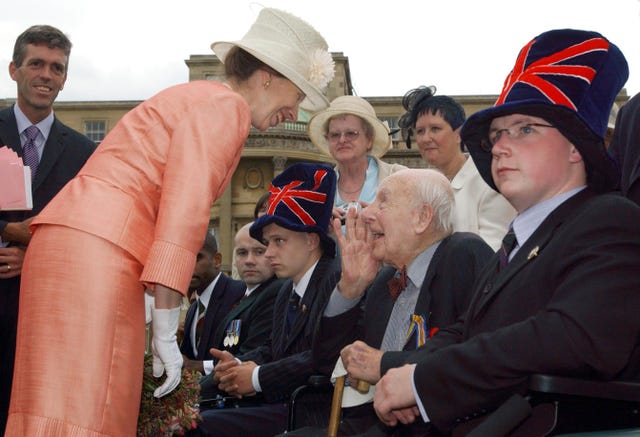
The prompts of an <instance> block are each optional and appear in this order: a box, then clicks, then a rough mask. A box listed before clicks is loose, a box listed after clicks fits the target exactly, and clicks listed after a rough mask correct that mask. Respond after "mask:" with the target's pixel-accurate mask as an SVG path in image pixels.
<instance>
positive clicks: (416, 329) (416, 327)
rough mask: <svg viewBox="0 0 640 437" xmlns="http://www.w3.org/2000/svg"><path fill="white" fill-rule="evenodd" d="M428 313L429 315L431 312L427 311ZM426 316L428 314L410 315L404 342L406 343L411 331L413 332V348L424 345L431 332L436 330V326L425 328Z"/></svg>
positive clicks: (433, 332) (411, 333)
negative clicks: (414, 343) (414, 344)
mask: <svg viewBox="0 0 640 437" xmlns="http://www.w3.org/2000/svg"><path fill="white" fill-rule="evenodd" d="M429 315H431V313H429ZM427 318H428V316H425V315H423V314H413V315H412V316H411V325H410V326H409V330H408V331H407V336H406V337H405V340H404V344H407V342H408V341H409V339H410V338H411V336H412V335H413V333H415V334H416V346H415V348H416V349H418V348H419V347H421V346H422V345H424V344H425V343H426V342H427V340H428V339H429V338H431V336H432V335H433V334H435V333H436V332H437V331H438V328H437V327H432V328H431V329H427Z"/></svg>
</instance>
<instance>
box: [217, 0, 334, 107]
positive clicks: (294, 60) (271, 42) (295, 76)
mask: <svg viewBox="0 0 640 437" xmlns="http://www.w3.org/2000/svg"><path fill="white" fill-rule="evenodd" d="M234 46H238V47H240V48H241V49H243V50H245V51H247V52H248V53H250V54H251V55H253V56H255V57H256V58H258V59H259V60H261V61H262V62H264V63H265V64H267V65H268V66H270V67H271V68H273V69H274V70H276V71H277V72H278V73H280V74H282V75H283V76H284V77H286V78H287V79H289V80H290V81H291V82H293V83H294V84H295V85H296V86H297V87H298V88H300V89H301V90H302V92H303V93H304V94H305V95H306V98H305V99H304V100H303V101H302V103H301V104H300V107H301V108H303V109H306V110H310V111H317V110H320V109H324V108H326V107H327V106H328V105H329V101H328V100H327V98H326V97H325V90H326V87H327V85H328V84H329V82H331V80H332V79H333V76H334V62H333V58H332V56H331V53H329V52H328V46H327V42H326V41H325V40H324V38H323V37H322V35H320V34H319V33H318V32H317V31H316V30H315V29H314V28H313V27H312V26H311V25H310V24H309V23H307V22H305V21H303V20H301V19H300V18H298V17H296V16H294V15H291V14H289V13H288V12H284V11H281V10H279V9H273V8H264V9H262V10H261V11H260V13H259V14H258V18H257V19H256V21H255V22H254V23H253V25H252V26H251V28H250V29H249V31H248V32H247V33H246V35H245V36H243V37H242V39H241V40H239V41H230V42H229V41H217V42H214V43H213V44H211V49H212V50H213V51H214V53H215V54H216V55H217V56H218V58H220V61H222V63H224V62H225V59H226V57H227V54H228V53H229V51H230V50H231V49H232V48H233V47H234Z"/></svg>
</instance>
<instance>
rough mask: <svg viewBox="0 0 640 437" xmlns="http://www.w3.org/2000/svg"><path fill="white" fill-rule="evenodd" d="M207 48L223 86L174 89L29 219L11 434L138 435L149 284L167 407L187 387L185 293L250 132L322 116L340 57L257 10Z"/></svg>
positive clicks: (307, 32)
mask: <svg viewBox="0 0 640 437" xmlns="http://www.w3.org/2000/svg"><path fill="white" fill-rule="evenodd" d="M212 49H213V50H214V52H215V53H216V54H217V55H218V57H219V58H220V59H221V60H222V61H223V62H224V63H225V69H226V70H225V71H226V75H227V79H226V82H225V83H217V82H213V81H197V82H191V83H188V84H183V85H178V86H175V87H172V88H169V89H167V90H164V91H162V92H160V93H159V94H157V95H156V96H154V97H152V98H150V99H149V100H147V101H146V102H144V103H142V104H141V105H139V106H138V107H137V108H135V109H133V110H132V111H131V112H129V113H128V114H127V115H126V116H125V117H123V119H122V120H121V121H120V122H119V123H118V124H117V125H116V126H115V127H114V129H113V130H112V131H111V132H110V133H109V135H108V136H107V137H106V138H105V139H104V141H103V142H102V143H101V144H100V146H99V147H98V149H97V150H96V152H95V154H94V155H93V156H92V158H91V159H90V160H89V161H88V162H87V164H86V166H85V167H84V168H83V169H82V170H81V171H80V173H79V174H78V176H77V177H76V178H75V179H73V180H72V181H71V182H70V183H69V184H68V185H67V186H66V187H65V188H64V189H63V190H62V191H61V192H60V194H59V195H58V196H57V197H56V198H55V199H54V200H53V201H52V202H51V203H50V204H49V206H48V207H47V208H46V209H45V210H44V211H43V212H42V213H41V214H40V215H39V216H38V217H37V218H36V220H34V222H33V226H32V231H33V237H32V240H31V244H30V246H29V250H28V253H27V256H26V259H25V263H24V266H23V270H22V288H21V292H20V293H21V295H20V314H19V322H18V345H17V354H16V366H15V369H16V370H15V373H14V386H13V391H12V398H11V406H10V411H9V421H8V425H7V430H6V435H10V436H29V437H31V436H47V437H49V436H68V435H73V436H107V435H108V436H133V435H135V431H136V423H137V417H138V407H139V403H140V393H141V385H142V368H143V356H144V333H145V330H144V324H145V312H144V289H145V286H147V287H149V288H151V289H153V290H154V293H155V309H154V310H153V332H154V337H153V352H154V375H155V376H157V377H160V376H162V375H163V374H164V373H166V375H167V377H166V380H165V382H164V384H163V385H162V386H160V387H159V388H158V389H157V390H156V392H155V396H157V397H161V396H164V395H165V394H167V393H169V392H171V391H172V390H173V389H174V388H175V387H176V386H177V385H178V383H179V382H180V375H181V367H182V356H181V354H180V352H179V349H178V345H177V343H176V338H175V333H176V329H177V326H178V317H179V312H180V308H179V305H180V302H181V296H182V295H183V294H185V293H186V290H187V286H188V284H189V281H190V278H191V274H192V272H193V267H194V264H195V259H196V254H197V252H198V250H199V248H200V247H201V245H202V236H203V235H204V234H205V230H206V229H207V226H208V223H209V211H210V207H211V204H212V203H213V202H214V201H215V200H216V199H217V198H218V197H219V196H220V195H221V194H222V192H223V191H224V189H225V187H226V185H227V183H228V182H229V179H230V178H231V175H232V174H233V171H234V170H235V168H236V166H237V165H238V161H239V160H240V154H241V151H242V145H243V143H244V141H245V140H246V138H247V136H248V135H249V129H250V126H251V125H253V126H254V127H255V128H256V129H259V130H266V129H267V128H269V127H271V126H275V125H277V124H279V123H281V122H283V121H286V120H292V121H295V120H296V119H297V114H298V107H299V106H303V107H305V108H306V109H310V110H317V109H322V108H324V107H326V106H327V105H328V102H327V100H326V99H325V98H324V96H323V92H322V90H323V88H324V87H326V85H327V84H328V82H329V81H330V80H331V79H332V77H333V60H332V59H331V55H330V54H329V53H328V52H327V44H326V42H325V41H324V39H323V38H322V36H321V35H320V34H318V33H317V32H316V31H315V30H314V29H313V28H312V27H311V26H310V25H309V24H307V23H305V22H304V21H302V20H300V19H299V18H297V17H295V16H292V15H290V14H288V13H286V12H283V11H279V10H275V9H263V10H262V11H261V12H260V14H259V16H258V18H257V20H256V22H255V23H254V25H253V26H252V27H251V29H250V30H249V31H248V33H247V34H246V35H245V36H244V37H243V39H242V40H239V41H235V42H218V43H214V44H213V45H212Z"/></svg>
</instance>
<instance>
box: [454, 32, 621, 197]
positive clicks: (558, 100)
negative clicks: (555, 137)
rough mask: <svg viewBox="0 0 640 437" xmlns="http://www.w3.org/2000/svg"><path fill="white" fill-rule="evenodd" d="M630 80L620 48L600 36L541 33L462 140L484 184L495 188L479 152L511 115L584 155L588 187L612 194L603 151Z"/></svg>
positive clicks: (613, 172)
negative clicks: (497, 123)
mask: <svg viewBox="0 0 640 437" xmlns="http://www.w3.org/2000/svg"><path fill="white" fill-rule="evenodd" d="M628 77H629V67H628V65H627V61H626V59H625V57H624V55H623V54H622V52H621V51H620V49H619V48H618V47H617V46H616V45H615V44H613V43H611V42H610V41H609V40H607V39H606V38H605V37H604V36H602V35H601V34H599V33H597V32H591V31H585V30H574V29H559V30H551V31H548V32H545V33H542V34H540V35H538V36H537V37H535V38H534V39H532V40H531V41H529V42H528V43H527V44H526V45H525V46H524V47H523V48H522V49H521V50H520V53H519V54H518V57H517V59H516V62H515V65H514V67H513V69H512V70H511V72H510V73H509V74H508V76H507V78H506V79H505V81H504V85H503V88H502V92H501V93H500V96H499V97H498V100H497V101H496V103H495V105H494V106H493V107H491V108H489V109H485V110H483V111H479V112H477V113H475V114H473V115H472V116H470V117H469V118H468V119H467V121H466V123H465V124H464V126H463V127H462V131H461V136H462V139H463V141H464V143H465V144H466V146H467V147H468V149H469V152H470V153H471V156H472V157H473V161H474V162H475V164H476V167H478V170H479V172H480V174H481V175H482V177H483V178H484V180H485V181H486V182H487V183H488V184H489V185H490V186H491V187H493V188H494V189H496V186H495V184H494V182H493V178H492V176H491V152H488V151H486V150H483V149H482V147H480V143H481V141H483V140H484V139H485V138H486V137H487V135H488V132H489V126H490V124H491V121H492V120H493V119H494V118H496V117H501V116H505V115H509V114H527V115H533V116H536V117H541V118H544V119H545V120H546V121H547V122H549V123H550V124H552V125H553V126H555V127H556V128H557V129H558V130H559V131H560V132H561V133H562V134H563V135H564V136H565V137H567V139H569V141H571V142H572V143H573V144H574V145H575V146H576V147H577V148H578V150H579V151H580V153H581V155H582V157H583V159H584V161H585V164H586V167H587V172H588V178H589V184H590V185H591V186H592V187H593V188H595V189H597V190H599V191H606V190H609V189H612V188H613V187H614V186H615V185H616V181H617V169H616V167H615V165H614V164H613V161H612V160H611V159H610V158H609V156H608V155H607V153H606V150H605V148H604V141H603V138H604V135H605V132H606V129H607V123H608V120H609V113H610V111H611V107H612V106H613V103H614V100H615V98H616V96H617V95H618V93H619V92H620V90H621V89H622V87H623V85H624V84H625V82H626V81H627V78H628Z"/></svg>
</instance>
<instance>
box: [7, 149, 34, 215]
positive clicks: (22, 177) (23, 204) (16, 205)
mask: <svg viewBox="0 0 640 437" xmlns="http://www.w3.org/2000/svg"><path fill="white" fill-rule="evenodd" d="M32 208H33V200H32V198H31V169H30V168H29V167H28V166H24V165H23V163H22V158H20V157H19V156H18V154H17V153H16V152H14V151H13V150H11V149H10V148H8V147H7V146H2V147H0V211H7V210H27V209H32Z"/></svg>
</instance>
